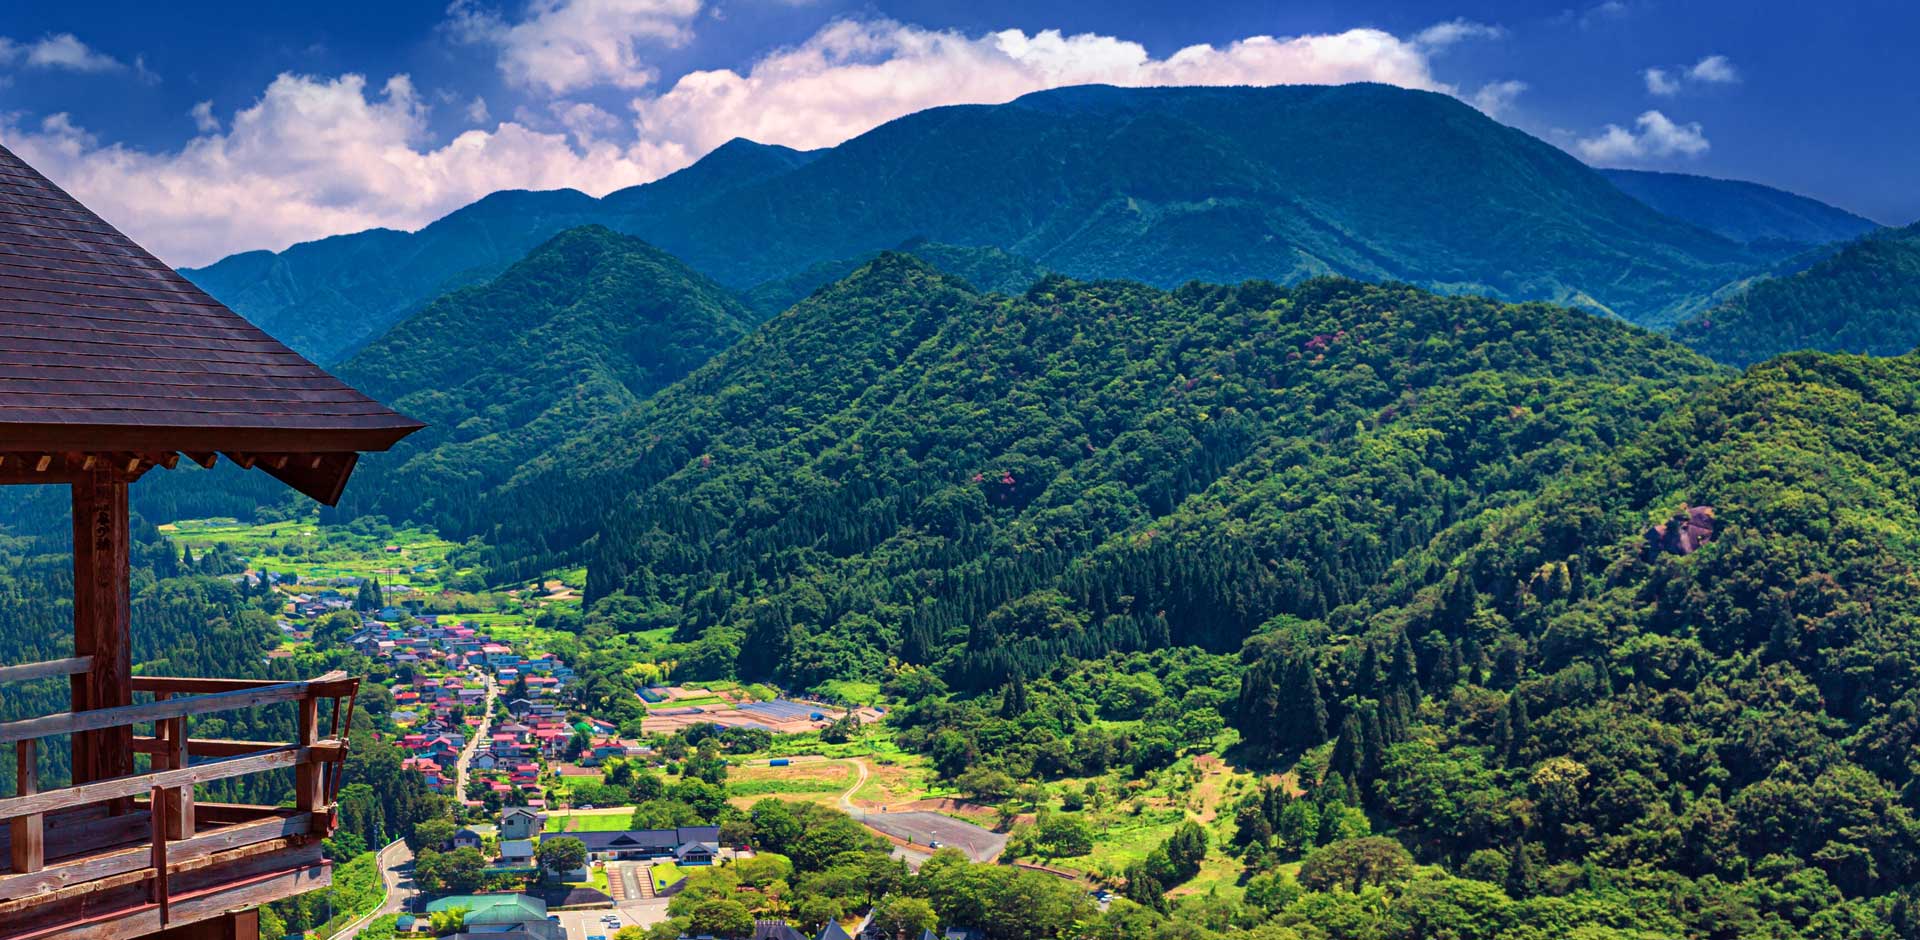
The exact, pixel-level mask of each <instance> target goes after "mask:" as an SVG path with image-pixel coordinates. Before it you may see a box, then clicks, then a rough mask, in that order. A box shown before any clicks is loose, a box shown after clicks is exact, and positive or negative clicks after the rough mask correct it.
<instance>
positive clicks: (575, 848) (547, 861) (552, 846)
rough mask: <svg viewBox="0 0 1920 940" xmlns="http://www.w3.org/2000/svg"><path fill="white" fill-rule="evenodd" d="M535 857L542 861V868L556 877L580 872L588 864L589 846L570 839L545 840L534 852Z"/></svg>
mask: <svg viewBox="0 0 1920 940" xmlns="http://www.w3.org/2000/svg"><path fill="white" fill-rule="evenodd" d="M534 857H535V858H538V859H539V860H540V867H541V868H544V869H546V870H547V871H549V872H552V873H554V874H556V875H565V874H566V873H568V872H572V871H578V870H579V869H581V868H584V867H586V864H587V844H586V843H585V842H582V841H580V840H579V839H574V838H570V837H562V838H558V839H543V840H541V842H540V847H539V848H537V849H535V850H534Z"/></svg>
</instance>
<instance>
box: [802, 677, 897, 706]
mask: <svg viewBox="0 0 1920 940" xmlns="http://www.w3.org/2000/svg"><path fill="white" fill-rule="evenodd" d="M813 693H814V694H815V695H818V696H821V697H822V698H825V699H827V700H828V701H834V702H850V703H852V704H854V705H872V704H873V703H875V702H877V701H879V700H880V684H879V683H878V682H853V681H851V680H847V679H830V680H828V681H826V682H822V683H820V684H819V685H816V686H814V687H813Z"/></svg>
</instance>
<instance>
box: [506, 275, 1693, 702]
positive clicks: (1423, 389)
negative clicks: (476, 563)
mask: <svg viewBox="0 0 1920 940" xmlns="http://www.w3.org/2000/svg"><path fill="white" fill-rule="evenodd" d="M1711 374H1713V369H1712V367H1711V366H1709V365H1708V364H1707V363H1706V362H1705V361H1704V360H1702V359H1699V358H1698V357H1696V356H1694V355H1693V354H1691V353H1689V352H1687V351H1686V350H1684V349H1683V348H1681V347H1679V346H1677V345H1674V344H1672V343H1670V342H1668V341H1666V340H1664V339H1661V338H1659V337H1656V336H1652V335H1650V334H1646V333H1643V332H1641V331H1638V330H1636V329H1634V328H1631V327H1628V326H1626V325H1624V324H1621V323H1618V322H1617V321H1610V320H1607V319H1603V318H1597V317H1591V316H1587V315H1583V314H1580V313H1577V312H1573V311H1568V310H1564V309H1557V308H1551V307H1546V306H1544V305H1528V306H1518V307H1516V306H1508V305H1503V304H1499V303H1496V302H1492V301H1488V300H1484V299H1477V298H1442V297H1437V296H1434V295H1431V294H1427V293H1424V292H1421V291H1418V290H1416V289H1413V288H1409V287H1405V286H1389V287H1369V286H1365V285H1361V284H1359V283H1357V282H1352V281H1337V280H1326V281H1315V282H1311V283H1309V284H1306V285H1302V286H1301V287H1298V288H1294V289H1287V288H1281V287H1278V286H1275V285H1271V284H1263V283H1249V284H1246V285H1241V286H1238V287H1204V286H1197V285H1196V286H1192V287H1188V288H1183V289H1181V290H1180V291H1176V292H1171V293H1169V292H1163V291H1159V290H1155V289H1152V288H1149V287H1145V286H1142V285H1138V284H1131V283H1124V282H1099V283H1082V282H1075V281H1070V280H1067V279H1063V278H1052V279H1049V280H1046V281H1043V282H1041V283H1040V284H1038V285H1036V286H1035V287H1034V288H1033V289H1032V290H1030V291H1029V292H1027V293H1026V294H1025V295H1023V296H1020V297H1005V296H997V295H981V294H977V293H974V292H972V291H970V290H968V289H966V288H965V287H964V286H963V285H961V284H959V283H958V282H956V281H954V280H952V279H950V278H947V277H943V276H941V275H939V274H938V273H936V272H935V271H933V270H932V269H931V268H930V267H929V266H927V265H926V264H924V263H922V262H919V261H917V260H915V259H912V258H908V257H905V256H900V255H888V256H884V257H883V258H881V259H880V260H878V261H876V262H874V263H873V264H872V265H869V266H868V267H867V268H865V269H863V270H862V271H861V272H859V273H857V274H856V275H855V276H853V277H852V278H849V279H848V280H846V281H844V282H842V283H841V284H838V285H836V286H834V287H833V288H830V289H828V290H826V291H822V292H821V293H819V294H816V295H814V296H813V297H811V298H809V299H808V300H807V301H804V302H803V303H801V304H799V305H797V306H796V307H795V308H794V309H792V310H790V311H789V312H788V313H786V314H784V315H782V316H781V317H779V318H776V319H775V320H774V321H771V322H770V323H769V324H767V325H766V326H765V327H763V328H762V329H761V330H759V331H757V332H756V333H754V334H752V335H750V336H749V337H747V338H746V339H744V340H742V341H741V343H740V344H738V345H736V346H735V347H734V348H733V349H731V350H729V351H727V352H726V353H723V354H722V355H721V356H719V357H718V358H716V359H715V360H714V361H713V362H712V363H710V364H709V365H707V366H706V367H704V368H702V369H701V370H699V371H697V372H695V373H694V374H693V375H691V376H689V377H688V379H687V380H685V381H684V382H682V383H680V384H678V385H676V386H674V387H673V388H671V389H668V390H666V391H665V392H663V393H661V394H660V395H658V396H656V397H655V398H654V399H652V400H651V401H649V402H647V403H645V404H643V405H642V406H641V407H640V408H638V409H636V410H635V411H634V412H632V413H631V414H630V415H628V416H626V417H624V418H622V419H621V420H617V421H613V422H608V423H606V424H604V425H603V426H601V427H599V428H597V429H596V430H595V431H593V432H591V433H589V434H588V435H587V436H585V437H583V438H582V439H580V440H578V441H575V442H572V443H571V444H569V445H568V446H566V447H563V448H561V449H559V450H558V451H557V452H556V453H555V454H554V455H553V456H551V457H547V458H541V459H539V460H536V461H535V462H534V463H533V464H531V465H530V466H529V467H528V469H527V470H526V471H525V472H524V473H523V475H522V477H521V478H519V479H518V480H516V481H515V485H514V486H513V487H512V488H510V489H509V490H508V491H507V492H506V493H505V494H503V496H502V497H501V498H500V499H499V500H498V501H496V502H494V503H493V504H492V505H490V506H487V507H485V508H484V509H483V511H485V512H491V513H493V514H494V517H495V518H502V519H508V520H509V522H507V524H505V525H504V526H502V527H501V528H500V529H499V530H498V531H496V532H495V533H494V535H495V538H496V541H498V542H499V543H500V544H502V545H503V546H505V548H504V550H502V551H500V552H499V554H498V556H497V561H498V563H499V564H500V565H501V566H503V568H502V570H506V571H514V570H515V569H513V567H512V566H513V565H514V564H516V563H525V562H524V561H523V560H524V559H529V558H530V556H535V557H537V554H538V550H539V549H540V548H543V547H548V546H551V547H555V548H559V547H564V546H566V545H568V544H573V543H577V542H579V541H581V540H583V539H585V538H587V537H589V536H597V538H596V539H595V541H594V544H593V546H592V548H591V552H590V557H589V559H588V561H589V577H590V582H591V583H590V585H589V587H590V594H592V595H593V596H594V597H596V598H598V597H603V596H606V595H610V594H615V593H618V594H622V595H624V596H625V597H626V598H628V600H625V601H621V602H619V603H618V604H616V605H614V606H622V607H624V608H625V609H627V610H628V614H629V615H630V616H631V618H632V620H631V622H630V625H632V626H638V625H642V624H644V625H647V626H654V625H672V626H674V627H676V628H677V631H678V633H677V635H678V636H679V638H680V639H682V640H684V641H687V642H688V644H689V645H688V647H687V649H685V650H684V651H683V654H682V655H681V656H680V657H679V659H680V662H681V668H682V669H683V670H686V671H687V672H688V674H696V675H697V674H707V675H715V674H724V673H730V672H738V673H740V674H742V675H749V676H766V675H776V676H778V677H780V678H783V679H786V680H788V681H793V682H797V683H800V684H812V683H814V682H818V681H821V680H824V679H828V678H855V677H860V678H878V677H879V676H880V675H881V673H882V671H883V670H884V668H885V665H886V662H887V658H888V657H889V656H893V657H897V658H899V659H903V660H905V661H908V662H915V663H923V664H930V665H936V666H938V667H939V668H940V669H941V670H942V671H944V672H945V673H946V674H947V676H948V677H949V678H950V679H951V680H952V681H954V682H956V683H957V684H961V685H965V686H971V687H980V686H983V685H993V684H998V683H999V682H1000V681H1004V679H1005V678H1006V677H1007V676H1009V675H1013V674H1029V675H1033V674H1039V673H1042V672H1044V671H1046V670H1048V669H1050V668H1052V666H1053V664H1054V663H1056V662H1057V661H1058V660H1059V659H1060V658H1061V657H1062V656H1069V655H1071V656H1082V657H1085V656H1096V655H1099V654H1100V653H1102V652H1104V651H1106V650H1108V649H1140V648H1151V647H1154V646H1160V645H1166V644H1169V643H1172V644H1199V645H1205V646H1209V647H1211V648H1214V649H1218V650H1233V649H1237V648H1238V646H1239V643H1240V641H1241V639H1242V638H1243V637H1244V636H1245V634H1246V633H1247V632H1248V631H1249V630H1251V629H1252V628H1253V627H1254V626H1256V625H1258V624H1260V623H1261V622H1263V621H1265V620H1267V619H1268V618H1270V617H1272V616H1274V615H1276V614H1279V613H1289V612H1290V613H1298V614H1300V615H1303V616H1318V615H1320V614H1322V613H1324V612H1325V611H1326V610H1328V609H1330V608H1332V607H1334V606H1337V605H1338V604H1341V603H1345V602H1347V601H1350V600H1352V599H1354V598H1355V597H1356V596H1357V595H1358V594H1359V593H1360V592H1361V591H1363V590H1364V589H1365V585H1366V584H1367V583H1368V582H1369V581H1370V579H1371V578H1372V577H1373V576H1375V575H1377V574H1378V573H1379V572H1381V571H1384V570H1385V567H1386V566H1387V565H1388V564H1390V563H1391V562H1392V561H1393V560H1394V559H1395V558H1397V557H1398V556H1399V555H1401V554H1403V553H1405V552H1407V551H1409V550H1411V549H1413V548H1416V547H1418V546H1420V545H1422V544H1424V543H1425V542H1426V540H1427V539H1428V538H1429V537H1430V536H1431V534H1432V533H1433V532H1435V531H1438V530H1439V529H1440V528H1442V527H1444V526H1445V525H1446V524H1447V523H1449V522H1450V521H1452V519H1453V518H1454V517H1455V515H1456V514H1457V513H1459V512H1462V511H1465V510H1466V509H1468V508H1470V507H1472V506H1474V505H1476V504H1477V503H1478V502H1479V501H1481V500H1487V499H1498V498H1501V497H1500V495H1499V494H1500V493H1501V492H1502V491H1504V490H1507V489H1513V488H1522V487H1526V486H1531V485H1535V484H1537V482H1538V481H1539V480H1540V479H1544V478H1547V477H1550V476H1552V475H1554V474H1556V473H1559V472H1561V471H1562V470H1563V469H1564V468H1565V467H1566V466H1567V465H1569V464H1571V463H1573V462H1575V461H1577V460H1578V459H1579V458H1580V456H1581V455H1582V454H1583V453H1585V452H1587V451H1590V450H1593V449H1596V448H1598V447H1600V446H1602V445H1605V444H1608V443H1612V442H1617V441H1621V440H1626V439H1629V438H1630V437H1631V435H1632V434H1633V433H1634V432H1635V431H1637V430H1638V428H1639V427H1640V426H1641V425H1642V424H1643V423H1644V422H1646V421H1648V420H1651V419H1652V418H1653V417H1655V416H1656V415H1657V414H1658V413H1659V412H1660V411H1661V410H1662V409H1664V408H1665V407H1669V406H1670V405H1671V404H1672V403H1673V401H1674V400H1675V397H1676V396H1677V395H1678V394H1679V392H1680V391H1681V390H1682V389H1684V388H1685V387H1686V386H1687V385H1689V384H1693V383H1696V382H1698V381H1700V380H1703V379H1705V378H1706V377H1707V376H1709V375H1711ZM532 494H540V499H541V501H542V502H541V503H540V508H539V510H538V512H537V513H536V512H520V513H518V514H515V513H514V511H513V510H512V508H511V507H512V506H514V505H520V504H523V503H518V502H516V501H524V500H527V499H528V498H529V497H530V496H531V495H532ZM527 505H531V504H527ZM556 519H557V520H560V521H559V522H558V523H556V522H555V520H556ZM598 520H605V521H604V523H601V524H599V525H598V526H596V525H595V523H596V521H598ZM1268 552H1270V553H1272V554H1271V555H1265V556H1263V554H1262V553H1268Z"/></svg>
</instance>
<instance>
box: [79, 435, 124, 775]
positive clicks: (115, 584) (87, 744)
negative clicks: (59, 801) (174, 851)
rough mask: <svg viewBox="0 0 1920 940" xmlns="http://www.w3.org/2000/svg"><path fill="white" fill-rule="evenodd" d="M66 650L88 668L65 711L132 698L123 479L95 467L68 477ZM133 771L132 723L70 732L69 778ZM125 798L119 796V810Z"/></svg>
mask: <svg viewBox="0 0 1920 940" xmlns="http://www.w3.org/2000/svg"><path fill="white" fill-rule="evenodd" d="M72 485H73V652H74V655H75V656H87V657H91V668H90V669H88V670H87V671H86V672H84V673H79V674H76V675H75V676H74V677H73V710H74V711H76V712H77V711H88V710H92V709H96V708H114V707H118V706H122V705H130V704H132V703H133V692H132V689H131V687H130V683H131V682H132V681H133V663H132V658H131V655H130V652H129V650H128V645H129V643H128V622H129V619H130V607H131V603H132V602H131V599H130V597H129V593H128V590H129V588H128V572H127V565H128V562H129V559H128V543H129V534H128V524H127V484H126V481H125V480H123V479H121V478H119V477H116V476H115V475H113V473H112V472H111V471H110V470H107V469H105V468H101V469H98V470H93V471H89V472H87V473H84V474H81V475H80V476H79V477H78V478H77V479H75V480H74V481H73V484H72ZM131 773H133V729H132V728H130V727H122V728H104V729H100V730H97V731H84V732H81V733H79V734H75V735H74V736H73V782H74V783H76V784H79V783H90V782H92V781H95V780H105V779H107V778H109V777H119V776H125V775H127V774H131ZM129 805H130V802H129V801H125V800H123V801H121V805H120V806H119V807H118V809H119V811H121V812H125V811H126V809H127V807H128V806H129Z"/></svg>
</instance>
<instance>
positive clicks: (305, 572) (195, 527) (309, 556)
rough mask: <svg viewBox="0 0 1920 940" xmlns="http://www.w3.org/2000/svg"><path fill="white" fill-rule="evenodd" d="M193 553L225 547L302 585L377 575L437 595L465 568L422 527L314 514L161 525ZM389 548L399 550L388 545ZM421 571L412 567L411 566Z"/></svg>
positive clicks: (445, 543) (384, 580)
mask: <svg viewBox="0 0 1920 940" xmlns="http://www.w3.org/2000/svg"><path fill="white" fill-rule="evenodd" d="M160 531H162V532H164V533H166V534H167V536H168V537H169V538H171V539H173V540H174V541H175V542H178V543H181V544H183V545H187V546H190V547H192V548H194V549H195V550H196V551H200V550H204V549H206V548H210V547H212V546H214V545H225V546H227V547H228V548H229V549H231V550H232V551H233V552H234V553H235V554H237V555H240V556H241V557H243V558H245V559H246V560H247V562H248V564H249V565H251V566H252V567H254V568H256V569H260V570H265V571H272V572H275V573H277V574H294V575H298V576H299V578H300V581H301V583H302V584H307V583H312V582H324V581H326V580H328V579H330V578H339V577H357V578H379V579H380V583H381V584H382V585H384V586H387V587H389V588H414V589H417V590H420V591H423V592H427V593H438V592H439V591H441V590H444V589H445V588H447V587H448V585H449V582H450V581H451V580H452V579H453V578H454V577H455V576H457V575H459V574H463V573H466V570H465V569H461V570H455V569H453V568H451V567H450V566H449V564H448V561H447V555H448V553H449V552H451V551H452V550H453V549H455V548H456V547H457V546H456V545H455V543H453V542H449V541H447V540H446V539H443V538H441V537H439V536H438V535H435V534H434V533H432V532H430V531H427V530H425V529H390V528H386V527H384V526H378V527H360V526H322V525H320V524H319V522H318V516H308V517H306V518H303V519H300V520H288V521H285V522H264V523H260V524H257V525H250V524H247V523H243V522H240V521H238V520H235V519H230V518H216V519H182V520H179V521H176V522H172V523H169V524H167V525H163V526H161V527H160ZM389 547H393V548H396V549H398V550H397V551H392V552H389V551H387V550H386V549H387V548H389ZM416 568H418V569H421V570H418V571H416V570H414V569H416Z"/></svg>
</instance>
